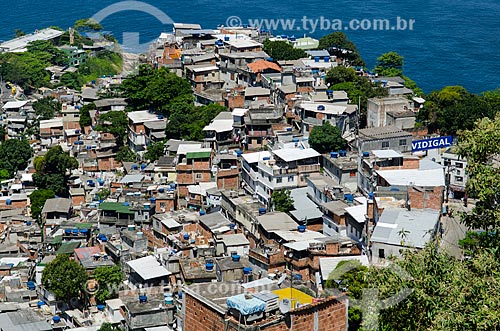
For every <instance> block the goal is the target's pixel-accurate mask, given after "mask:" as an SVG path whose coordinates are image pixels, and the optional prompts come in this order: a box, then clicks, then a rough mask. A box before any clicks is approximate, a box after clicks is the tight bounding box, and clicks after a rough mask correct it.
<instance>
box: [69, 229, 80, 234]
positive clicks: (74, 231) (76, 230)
mask: <svg viewBox="0 0 500 331" xmlns="http://www.w3.org/2000/svg"><path fill="white" fill-rule="evenodd" d="M71 233H73V234H79V233H80V231H79V230H78V229H73V230H71Z"/></svg>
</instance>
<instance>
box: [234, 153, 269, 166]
mask: <svg viewBox="0 0 500 331" xmlns="http://www.w3.org/2000/svg"><path fill="white" fill-rule="evenodd" d="M241 157H242V158H243V160H245V161H247V162H248V163H257V162H259V161H262V160H263V159H264V158H265V157H271V153H270V152H268V151H262V152H255V153H248V154H243V155H242V156H241Z"/></svg>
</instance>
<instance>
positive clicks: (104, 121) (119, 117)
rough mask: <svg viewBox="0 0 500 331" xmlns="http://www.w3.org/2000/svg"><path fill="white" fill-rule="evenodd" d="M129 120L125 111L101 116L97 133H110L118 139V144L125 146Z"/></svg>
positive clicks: (111, 112)
mask: <svg viewBox="0 0 500 331" xmlns="http://www.w3.org/2000/svg"><path fill="white" fill-rule="evenodd" d="M127 126H128V118H127V114H126V113H125V112H123V111H110V112H107V113H106V114H103V115H100V116H99V121H98V124H97V127H96V130H97V131H102V132H109V133H111V134H112V135H113V136H114V137H115V138H116V144H117V145H118V146H123V143H124V141H125V138H126V137H127Z"/></svg>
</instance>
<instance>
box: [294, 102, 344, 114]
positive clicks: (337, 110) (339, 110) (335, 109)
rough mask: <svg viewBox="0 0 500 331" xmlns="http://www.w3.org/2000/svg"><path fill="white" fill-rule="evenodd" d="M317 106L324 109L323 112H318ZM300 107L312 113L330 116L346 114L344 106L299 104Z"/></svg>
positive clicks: (316, 103) (318, 103) (312, 103)
mask: <svg viewBox="0 0 500 331" xmlns="http://www.w3.org/2000/svg"><path fill="white" fill-rule="evenodd" d="M318 106H323V107H325V109H324V110H318ZM300 107H302V108H303V109H305V110H306V111H312V112H317V113H323V114H332V115H340V114H343V113H345V112H346V110H347V108H348V107H347V106H346V105H334V104H329V103H321V102H301V103H300Z"/></svg>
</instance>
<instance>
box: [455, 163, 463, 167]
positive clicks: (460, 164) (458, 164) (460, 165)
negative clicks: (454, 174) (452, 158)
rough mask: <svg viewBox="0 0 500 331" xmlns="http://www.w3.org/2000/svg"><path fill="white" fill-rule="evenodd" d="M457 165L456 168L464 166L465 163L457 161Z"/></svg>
mask: <svg viewBox="0 0 500 331" xmlns="http://www.w3.org/2000/svg"><path fill="white" fill-rule="evenodd" d="M455 167H456V168H463V167H464V164H463V163H462V162H455Z"/></svg>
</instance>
